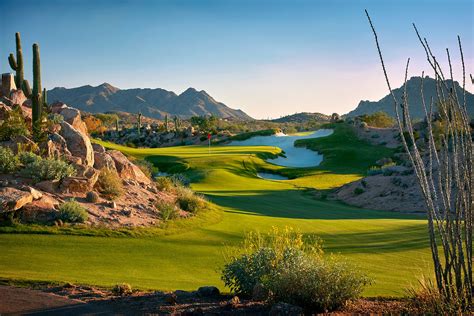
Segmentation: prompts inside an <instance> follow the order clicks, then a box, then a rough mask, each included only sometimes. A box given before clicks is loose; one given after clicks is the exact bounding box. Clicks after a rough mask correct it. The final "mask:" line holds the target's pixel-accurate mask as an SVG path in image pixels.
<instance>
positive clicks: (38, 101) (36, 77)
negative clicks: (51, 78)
mask: <svg viewBox="0 0 474 316" xmlns="http://www.w3.org/2000/svg"><path fill="white" fill-rule="evenodd" d="M41 92H42V89H41V60H40V51H39V46H38V44H36V43H35V44H33V94H32V98H31V101H32V114H33V118H32V123H33V134H34V136H35V138H39V137H40V134H41V112H42V108H43V98H42V96H41Z"/></svg>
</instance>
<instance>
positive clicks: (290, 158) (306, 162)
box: [230, 129, 333, 168]
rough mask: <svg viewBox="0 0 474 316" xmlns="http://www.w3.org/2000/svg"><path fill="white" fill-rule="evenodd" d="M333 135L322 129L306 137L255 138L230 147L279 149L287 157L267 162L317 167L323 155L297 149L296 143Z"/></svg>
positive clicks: (278, 136) (280, 135)
mask: <svg viewBox="0 0 474 316" xmlns="http://www.w3.org/2000/svg"><path fill="white" fill-rule="evenodd" d="M332 133H333V130H332V129H320V130H317V131H315V132H312V133H309V134H305V135H286V134H283V133H278V134H275V135H272V136H255V137H252V138H249V139H246V140H243V141H233V142H231V143H230V145H232V146H272V147H279V148H281V150H283V151H284V152H285V156H286V157H277V158H275V159H268V160H267V162H270V163H272V164H275V165H279V166H283V167H294V168H303V167H315V166H318V165H319V164H320V163H321V161H323V155H320V154H318V153H317V152H315V151H312V150H309V149H306V148H303V147H295V145H294V144H295V141H297V140H299V139H307V138H318V137H325V136H329V135H331V134H332Z"/></svg>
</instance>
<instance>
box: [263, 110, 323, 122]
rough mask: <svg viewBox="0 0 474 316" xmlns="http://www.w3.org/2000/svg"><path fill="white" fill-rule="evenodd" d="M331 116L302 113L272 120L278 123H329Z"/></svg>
mask: <svg viewBox="0 0 474 316" xmlns="http://www.w3.org/2000/svg"><path fill="white" fill-rule="evenodd" d="M330 119H331V116H329V115H325V114H322V113H309V112H301V113H295V114H292V115H287V116H283V117H280V118H277V119H274V120H272V122H276V123H305V122H309V121H329V120H330Z"/></svg>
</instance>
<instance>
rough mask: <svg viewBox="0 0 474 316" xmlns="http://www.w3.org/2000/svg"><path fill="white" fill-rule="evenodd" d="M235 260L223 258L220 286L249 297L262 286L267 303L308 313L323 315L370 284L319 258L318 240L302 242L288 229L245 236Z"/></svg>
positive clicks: (347, 267)
mask: <svg viewBox="0 0 474 316" xmlns="http://www.w3.org/2000/svg"><path fill="white" fill-rule="evenodd" d="M239 249H241V250H238V251H239V252H238V253H237V254H233V255H230V256H229V257H228V258H226V259H227V260H226V261H227V263H226V264H225V266H224V269H223V270H222V276H221V278H222V280H223V281H224V284H225V285H226V286H228V287H229V288H230V289H231V290H232V291H234V292H237V293H238V294H240V295H246V296H249V295H251V294H252V292H253V290H254V288H255V287H256V286H257V285H258V286H263V287H264V288H265V289H266V290H267V291H268V293H269V294H268V295H269V297H268V299H272V300H273V301H283V302H287V303H291V304H296V305H299V306H302V307H304V308H306V309H307V310H309V311H312V312H314V311H329V310H334V309H336V308H338V307H340V306H342V305H343V304H344V303H345V302H346V301H347V300H349V299H354V298H356V297H357V296H359V295H360V294H361V293H362V290H363V288H364V286H365V285H367V284H369V283H370V280H369V279H368V278H367V277H366V276H365V275H363V274H360V273H359V272H357V270H356V269H355V268H354V267H352V266H350V265H349V264H348V263H346V262H345V261H344V260H342V259H341V258H338V257H334V256H325V255H324V252H323V250H322V245H321V242H320V240H319V239H314V238H313V239H309V238H306V239H305V238H303V235H302V234H299V233H296V232H294V231H293V230H292V229H291V228H286V229H284V230H278V229H275V228H274V230H273V232H272V233H269V234H268V235H265V236H264V235H261V234H258V233H257V234H256V233H251V234H249V235H248V236H247V237H246V239H245V241H244V244H243V246H242V247H240V248H239Z"/></svg>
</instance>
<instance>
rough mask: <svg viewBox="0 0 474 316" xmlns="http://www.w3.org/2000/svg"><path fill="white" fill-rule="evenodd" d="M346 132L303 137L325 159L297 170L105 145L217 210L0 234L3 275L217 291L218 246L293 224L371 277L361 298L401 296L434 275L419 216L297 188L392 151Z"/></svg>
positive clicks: (356, 169) (254, 158) (243, 152)
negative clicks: (205, 216)
mask: <svg viewBox="0 0 474 316" xmlns="http://www.w3.org/2000/svg"><path fill="white" fill-rule="evenodd" d="M350 133H351V131H350V130H348V129H347V127H346V126H344V125H338V126H337V127H336V130H335V132H334V134H333V135H331V136H329V137H327V138H325V139H323V138H321V139H317V140H309V141H308V143H306V145H308V146H310V147H312V148H315V149H318V150H320V151H321V152H322V153H323V154H324V156H325V160H324V162H323V164H322V165H321V166H320V167H317V168H306V169H305V170H303V171H300V170H295V169H291V168H283V167H279V166H275V165H271V164H269V163H266V162H265V161H264V160H263V159H262V158H265V157H270V156H272V155H275V154H278V153H279V150H278V149H277V148H273V147H234V146H216V147H213V148H212V150H211V153H210V154H209V153H208V149H207V147H202V146H183V147H172V148H160V149H133V148H127V147H122V146H117V145H113V144H105V143H102V144H104V145H106V146H107V147H109V148H116V149H119V150H121V151H123V152H124V153H125V154H127V155H133V156H136V157H138V158H146V159H147V160H150V161H152V162H153V163H155V164H156V165H157V166H159V167H161V169H162V170H164V171H167V170H168V171H169V170H175V171H180V172H184V173H186V174H187V175H188V176H189V177H190V178H191V179H193V185H192V186H193V189H195V190H197V191H199V192H201V193H203V194H205V195H206V196H207V197H208V198H209V199H210V200H211V201H213V202H214V203H215V204H216V205H217V207H218V208H219V210H218V211H215V212H213V213H211V215H212V216H213V218H212V219H209V224H207V225H206V223H201V224H200V225H197V226H193V225H192V222H190V224H189V225H186V224H183V225H181V226H180V227H178V228H177V229H175V230H174V231H173V234H171V235H156V236H155V235H153V234H151V235H150V236H147V235H143V236H140V235H138V236H135V237H89V236H71V235H52V234H0V252H1V253H2V255H1V256H0V277H3V278H13V279H28V280H49V281H69V282H77V283H87V284H96V285H104V286H111V285H114V284H116V283H119V282H127V283H130V284H131V285H132V286H133V287H139V288H149V289H185V290H191V289H195V288H196V287H198V286H202V285H211V284H215V285H218V286H220V287H221V288H222V282H221V281H220V279H219V268H220V267H221V265H222V262H223V261H222V252H223V250H224V249H225V247H234V246H236V245H238V243H239V242H240V241H241V240H242V237H243V235H244V234H245V232H248V231H250V230H260V231H266V230H269V229H271V227H272V226H293V227H295V228H297V229H298V230H300V231H301V232H303V233H305V234H315V235H318V236H320V237H321V238H322V239H323V240H324V241H325V245H326V251H327V252H333V253H338V254H340V255H343V256H346V257H347V258H348V259H349V260H350V261H352V262H354V263H355V264H357V266H358V267H359V269H361V270H363V271H365V272H366V273H368V274H369V275H370V276H372V277H374V279H375V283H374V284H373V285H371V286H370V287H368V288H367V290H366V291H365V293H364V294H365V295H368V296H374V295H403V294H404V292H403V291H404V288H406V287H407V286H408V285H409V284H410V283H415V282H416V277H419V276H421V275H422V274H423V273H425V274H427V273H429V272H430V271H431V261H430V260H431V257H430V254H429V248H428V242H427V233H426V222H425V220H424V219H423V218H420V217H416V216H411V215H403V214H399V213H392V212H381V211H375V210H363V209H359V208H355V207H350V206H347V205H343V204H341V203H338V202H334V201H324V200H315V199H314V197H313V194H312V193H311V191H310V190H309V191H308V190H306V189H302V188H317V189H329V188H333V187H335V186H338V185H341V184H343V183H346V182H348V181H353V180H354V179H358V178H360V177H361V176H362V175H363V174H364V173H365V171H366V170H367V167H368V166H370V165H371V164H373V163H374V162H375V161H376V160H377V159H380V158H381V157H384V156H387V155H390V154H391V153H392V152H391V150H387V149H385V148H382V147H375V146H371V145H369V144H367V143H365V142H362V143H361V142H360V141H359V140H358V139H356V138H351V137H348V136H350ZM344 140H345V141H346V144H345V145H344ZM332 150H334V151H335V152H336V153H339V154H341V153H343V154H344V155H347V156H346V157H350V158H351V159H344V158H341V156H340V155H338V154H332V153H333V152H332ZM358 152H362V154H359V153H358ZM344 164H345V166H344ZM256 170H270V171H273V172H279V173H282V174H287V175H289V176H291V177H296V176H300V177H298V178H296V179H294V180H288V181H268V180H263V179H259V178H258V177H257V176H256ZM214 216H215V218H214ZM213 219H215V220H213ZM45 233H47V232H45Z"/></svg>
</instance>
